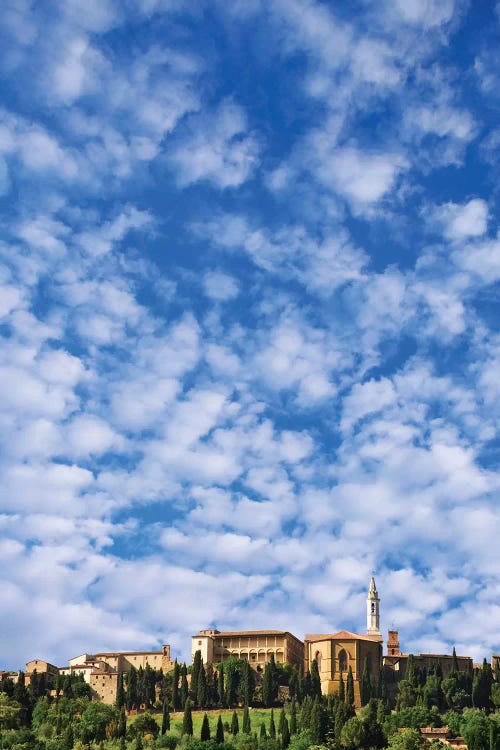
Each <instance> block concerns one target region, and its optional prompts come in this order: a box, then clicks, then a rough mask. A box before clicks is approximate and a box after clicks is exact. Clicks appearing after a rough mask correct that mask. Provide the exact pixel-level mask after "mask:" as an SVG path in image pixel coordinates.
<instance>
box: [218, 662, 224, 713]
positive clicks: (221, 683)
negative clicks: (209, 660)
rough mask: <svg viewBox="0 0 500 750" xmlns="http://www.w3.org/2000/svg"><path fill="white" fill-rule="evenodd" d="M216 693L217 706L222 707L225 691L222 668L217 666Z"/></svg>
mask: <svg viewBox="0 0 500 750" xmlns="http://www.w3.org/2000/svg"><path fill="white" fill-rule="evenodd" d="M217 692H218V693H219V705H220V706H221V707H223V706H224V700H225V690H224V667H223V665H222V664H219V667H218V676H217Z"/></svg>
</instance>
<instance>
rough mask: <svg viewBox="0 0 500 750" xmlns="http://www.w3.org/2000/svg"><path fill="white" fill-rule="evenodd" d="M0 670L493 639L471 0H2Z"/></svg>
mask: <svg viewBox="0 0 500 750" xmlns="http://www.w3.org/2000/svg"><path fill="white" fill-rule="evenodd" d="M0 34H1V39H0V50H1V53H0V54H1V90H2V102H1V109H0V192H1V198H0V209H1V212H2V240H1V245H0V252H1V267H0V285H1V286H0V315H1V322H0V333H1V336H2V344H1V348H0V360H1V361H0V399H1V411H0V420H1V426H2V429H1V431H0V440H1V451H0V454H1V458H0V470H1V477H2V481H1V489H0V511H1V513H0V524H1V535H2V536H1V543H0V557H1V561H0V570H1V574H0V575H1V578H2V582H1V592H2V594H1V597H2V598H1V600H2V611H3V613H4V615H3V618H2V647H3V652H2V654H1V657H2V666H4V667H11V668H18V667H19V666H21V665H22V664H23V663H24V662H25V661H26V659H29V658H32V657H34V656H37V657H40V658H44V659H48V660H49V661H51V662H56V663H59V662H61V663H62V662H63V661H64V660H65V659H67V658H68V656H72V655H73V654H75V653H81V652H82V650H89V651H93V650H103V649H106V648H108V649H109V648H112V649H124V648H129V649H134V648H145V647H151V646H156V645H157V644H159V643H164V642H168V643H171V644H172V646H173V652H174V654H175V655H177V656H179V657H181V658H187V657H188V656H189V654H188V651H189V636H190V635H191V634H192V633H194V632H197V631H198V630H199V629H200V628H202V627H209V626H210V625H218V626H219V627H222V628H225V629H237V628H241V627H244V628H261V627H264V628H265V627H273V628H283V629H290V630H292V632H294V633H296V634H297V635H298V636H299V637H301V636H302V635H303V633H304V632H307V631H309V632H332V631H335V630H339V629H341V628H344V627H345V628H348V629H359V628H360V627H362V624H363V613H364V600H365V596H366V591H365V588H366V581H367V580H368V579H369V576H370V574H371V571H372V570H373V571H376V575H377V581H378V584H379V589H380V593H381V598H382V615H383V622H382V626H383V629H384V630H385V629H386V628H387V627H389V626H390V625H391V624H394V625H395V626H396V627H398V628H399V631H400V635H401V640H402V643H404V647H405V650H406V651H411V650H413V651H422V650H423V651H433V650H436V651H438V652H442V651H444V650H447V649H450V648H451V646H452V644H455V645H456V647H457V651H458V652H459V653H466V654H469V653H470V654H473V655H474V656H475V657H482V656H483V655H489V654H490V653H491V651H492V650H494V649H497V650H498V647H499V645H500V644H499V642H498V633H499V631H500V607H499V601H500V584H499V576H498V574H499V570H500V544H499V543H498V539H499V530H500V529H499V504H498V490H499V483H500V482H499V472H498V467H499V459H498V439H497V434H498V422H499V416H500V398H499V397H500V377H499V372H500V337H499V334H498V327H497V323H498V319H499V280H500V240H499V235H498V230H499V224H498V218H499V211H498V207H499V192H498V179H497V177H498V170H499V167H500V128H499V126H498V122H499V117H498V116H499V111H500V98H499V91H500V63H499V58H498V48H499V43H500V5H499V4H496V5H495V3H494V2H479V3H473V2H470V3H467V2H462V1H461V0H380V1H379V2H377V3H367V2H364V0H354V1H349V2H347V1H345V2H344V1H341V2H335V3H334V2H326V1H325V0H324V1H323V2H319V0H318V1H316V0H265V1H264V0H262V2H261V1H260V0H242V1H241V2H240V0H231V2H230V1H229V0H116V1H114V0H41V1H39V2H36V1H35V0H3V2H2V3H1V8H0Z"/></svg>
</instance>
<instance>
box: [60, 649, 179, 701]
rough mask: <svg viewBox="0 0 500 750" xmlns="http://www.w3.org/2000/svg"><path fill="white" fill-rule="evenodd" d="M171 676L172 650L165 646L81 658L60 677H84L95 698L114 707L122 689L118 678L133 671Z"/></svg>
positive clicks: (61, 671) (62, 669)
mask: <svg viewBox="0 0 500 750" xmlns="http://www.w3.org/2000/svg"><path fill="white" fill-rule="evenodd" d="M146 665H149V666H150V667H151V669H156V670H160V669H162V670H163V671H164V672H169V671H170V670H171V669H173V667H174V662H172V661H171V659H170V646H169V645H168V644H164V645H163V646H162V648H161V651H106V652H102V653H99V654H80V655H79V656H75V657H73V658H72V659H70V660H69V662H68V666H67V667H61V668H60V669H59V674H81V675H83V678H84V680H85V682H88V683H89V685H90V687H91V691H92V697H93V698H95V699H97V700H100V701H102V702H103V703H114V701H115V698H116V691H117V688H118V676H119V675H120V674H124V673H125V672H129V671H130V669H131V668H132V667H135V668H136V669H139V668H140V667H142V668H143V669H145V667H146Z"/></svg>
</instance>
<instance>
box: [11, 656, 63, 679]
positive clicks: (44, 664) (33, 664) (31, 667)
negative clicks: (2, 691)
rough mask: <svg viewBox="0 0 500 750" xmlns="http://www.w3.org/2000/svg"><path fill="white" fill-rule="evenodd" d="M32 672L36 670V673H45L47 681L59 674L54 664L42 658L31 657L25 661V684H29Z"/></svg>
mask: <svg viewBox="0 0 500 750" xmlns="http://www.w3.org/2000/svg"><path fill="white" fill-rule="evenodd" d="M34 672H36V673H37V674H43V675H45V676H46V678H47V680H48V682H50V681H51V680H53V679H54V678H55V677H56V675H58V674H59V669H58V667H56V666H54V664H51V663H50V662H48V661H44V660H43V659H32V660H31V661H28V662H26V672H25V684H26V685H29V684H30V681H31V675H32V674H33V673H34ZM16 682H17V680H16Z"/></svg>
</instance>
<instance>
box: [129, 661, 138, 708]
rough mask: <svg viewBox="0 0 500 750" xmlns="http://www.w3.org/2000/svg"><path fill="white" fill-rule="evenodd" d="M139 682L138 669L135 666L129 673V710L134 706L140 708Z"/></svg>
mask: <svg viewBox="0 0 500 750" xmlns="http://www.w3.org/2000/svg"><path fill="white" fill-rule="evenodd" d="M137 683H138V678H137V669H136V668H135V667H131V668H130V671H129V672H128V673H127V696H126V705H127V708H128V710H129V711H130V710H131V709H133V708H139V693H138V684H137Z"/></svg>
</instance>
